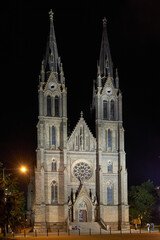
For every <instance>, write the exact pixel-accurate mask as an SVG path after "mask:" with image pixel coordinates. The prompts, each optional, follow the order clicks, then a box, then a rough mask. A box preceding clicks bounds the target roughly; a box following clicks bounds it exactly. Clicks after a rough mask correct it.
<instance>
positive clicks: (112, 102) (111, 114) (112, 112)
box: [110, 99, 114, 121]
mask: <svg viewBox="0 0 160 240" xmlns="http://www.w3.org/2000/svg"><path fill="white" fill-rule="evenodd" d="M110 107H111V108H110V120H112V121H113V120H114V100H113V99H112V100H111V102H110Z"/></svg>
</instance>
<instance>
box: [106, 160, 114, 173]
mask: <svg viewBox="0 0 160 240" xmlns="http://www.w3.org/2000/svg"><path fill="white" fill-rule="evenodd" d="M107 170H108V172H109V173H112V172H113V164H112V162H111V161H108V166H107Z"/></svg>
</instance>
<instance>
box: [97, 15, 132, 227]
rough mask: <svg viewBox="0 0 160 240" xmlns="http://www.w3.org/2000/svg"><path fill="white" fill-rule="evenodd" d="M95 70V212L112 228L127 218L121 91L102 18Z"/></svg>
mask: <svg viewBox="0 0 160 240" xmlns="http://www.w3.org/2000/svg"><path fill="white" fill-rule="evenodd" d="M97 72H98V73H97V81H96V84H95V88H94V97H93V99H94V107H95V124H96V140H97V171H96V172H97V176H96V189H97V198H98V204H99V212H98V216H99V219H103V221H104V222H106V223H108V224H110V226H112V227H113V228H125V227H127V226H128V223H129V219H128V199H127V196H128V194H127V169H126V160H125V150H124V128H123V122H122V93H121V91H120V89H119V77H118V71H117V70H116V73H115V77H114V74H113V64H112V58H111V53H110V47H109V41H108V35H107V20H106V19H105V18H104V19H103V33H102V41H101V48H100V56H99V62H98V71H97ZM117 208H118V209H117ZM116 209H117V210H116ZM109 212H116V214H117V215H116V217H115V218H114V217H112V218H110V219H109V218H108V217H107V216H109V214H108V213H109ZM116 218H117V219H118V221H116Z"/></svg>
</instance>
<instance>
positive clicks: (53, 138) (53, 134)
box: [52, 126, 56, 145]
mask: <svg viewBox="0 0 160 240" xmlns="http://www.w3.org/2000/svg"><path fill="white" fill-rule="evenodd" d="M55 144H56V138H55V127H54V126H52V145H55Z"/></svg>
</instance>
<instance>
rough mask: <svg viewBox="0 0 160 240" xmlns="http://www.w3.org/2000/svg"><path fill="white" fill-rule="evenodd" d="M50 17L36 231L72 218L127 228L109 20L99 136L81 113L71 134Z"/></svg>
mask: <svg viewBox="0 0 160 240" xmlns="http://www.w3.org/2000/svg"><path fill="white" fill-rule="evenodd" d="M49 17H50V34H49V41H48V49H47V51H46V57H45V59H44V60H43V61H42V66H41V73H40V81H39V87H38V94H39V116H38V124H37V133H38V134H37V139H38V143H37V166H36V169H35V199H34V207H33V208H32V210H33V211H34V213H35V218H34V229H36V230H37V231H39V232H44V231H46V229H48V230H49V231H54V230H57V229H60V230H65V231H66V230H67V227H68V226H69V225H73V222H74V223H75V222H78V224H80V222H86V224H87V223H89V222H90V223H91V222H92V223H93V222H97V224H98V223H99V224H100V225H101V226H103V227H104V228H105V227H106V228H107V226H111V227H112V229H113V228H114V229H118V228H119V229H120V228H122V229H127V228H128V226H129V213H128V210H129V209H128V199H127V198H128V193H127V169H126V160H125V151H124V129H123V122H122V94H121V91H120V89H119V78H118V73H117V71H116V73H115V74H113V66H112V59H111V54H110V48H109V42H108V36H107V29H106V19H104V20H103V33H102V42H101V50H100V57H99V65H98V75H97V80H96V82H95V84H94V92H93V108H94V109H95V125H96V137H94V136H93V134H92V133H91V131H90V129H89V127H88V126H87V124H86V122H85V119H84V118H83V113H82V112H81V115H80V119H79V121H78V123H77V125H76V126H75V128H74V130H73V132H72V133H71V135H70V136H67V89H66V83H65V77H64V73H63V67H62V63H61V60H60V58H59V56H58V51H57V44H56V38H55V32H54V25H53V13H52V11H50V13H49ZM28 210H30V207H28Z"/></svg>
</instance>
